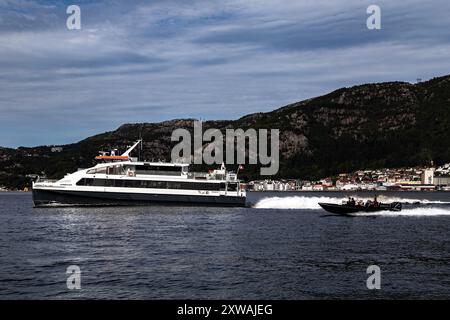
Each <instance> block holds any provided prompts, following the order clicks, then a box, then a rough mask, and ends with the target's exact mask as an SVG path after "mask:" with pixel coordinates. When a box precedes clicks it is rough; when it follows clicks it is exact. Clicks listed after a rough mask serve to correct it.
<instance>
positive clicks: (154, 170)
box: [136, 164, 182, 175]
mask: <svg viewBox="0 0 450 320" xmlns="http://www.w3.org/2000/svg"><path fill="white" fill-rule="evenodd" d="M181 169H182V168H181V167H173V166H151V165H149V164H144V165H137V166H136V174H167V175H170V174H177V175H179V174H180V173H181Z"/></svg>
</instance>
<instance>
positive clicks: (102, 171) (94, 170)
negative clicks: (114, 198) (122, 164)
mask: <svg viewBox="0 0 450 320" xmlns="http://www.w3.org/2000/svg"><path fill="white" fill-rule="evenodd" d="M106 169H107V168H106V167H103V168H94V169H91V170H88V171H87V172H86V173H87V174H96V173H106Z"/></svg>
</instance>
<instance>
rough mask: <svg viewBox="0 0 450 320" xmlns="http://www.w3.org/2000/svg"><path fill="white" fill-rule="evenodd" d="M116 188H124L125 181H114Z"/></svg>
mask: <svg viewBox="0 0 450 320" xmlns="http://www.w3.org/2000/svg"><path fill="white" fill-rule="evenodd" d="M114 186H115V187H123V186H124V185H123V180H119V179H117V180H114Z"/></svg>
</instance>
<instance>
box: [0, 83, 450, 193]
mask: <svg viewBox="0 0 450 320" xmlns="http://www.w3.org/2000/svg"><path fill="white" fill-rule="evenodd" d="M193 121H194V120H193V119H178V120H171V121H165V122H161V123H142V124H124V125H122V126H121V127H119V128H118V129H117V130H115V131H111V132H106V133H102V134H99V135H96V136H93V137H90V138H87V139H85V140H83V141H80V142H78V143H75V144H70V145H65V146H62V147H63V151H62V152H60V153H59V152H57V153H55V152H51V150H50V148H49V147H36V148H20V149H17V150H12V149H0V185H2V184H3V185H6V186H8V187H14V186H16V185H17V186H21V185H23V184H24V183H25V181H28V179H26V178H25V177H24V176H25V175H26V174H29V173H37V174H41V173H42V172H45V173H46V174H47V175H48V176H52V177H58V176H62V175H63V174H64V173H66V172H71V171H73V170H75V169H76V168H78V167H87V166H90V165H92V159H93V157H94V156H95V155H96V154H97V152H98V150H101V149H109V148H119V149H124V148H125V147H126V146H127V145H130V144H131V143H132V142H133V141H135V140H136V139H137V138H138V137H139V134H142V136H143V138H144V141H145V147H144V149H145V153H144V157H145V159H147V160H155V161H157V160H165V161H169V160H170V152H171V149H172V146H173V145H174V143H172V142H171V141H170V137H171V134H172V131H173V130H175V129H177V128H185V129H188V130H189V131H191V132H192V128H193ZM209 128H217V129H219V130H221V131H222V132H223V133H225V129H227V128H234V129H237V128H242V129H244V130H246V129H248V128H254V129H261V128H266V129H280V159H281V166H280V171H279V176H280V177H299V178H309V179H311V178H319V177H324V176H328V175H333V174H337V173H340V172H348V171H352V170H355V169H362V168H377V167H386V166H389V167H396V166H409V165H422V164H426V163H429V161H431V160H434V162H435V163H437V164H439V163H443V162H445V161H450V143H449V141H450V76H445V77H440V78H435V79H432V80H430V81H427V82H423V83H419V84H415V85H413V84H409V83H402V82H389V83H379V84H367V85H361V86H355V87H351V88H342V89H339V90H336V91H334V92H331V93H330V94H327V95H325V96H321V97H317V98H314V99H309V100H306V101H302V102H298V103H294V104H290V105H288V106H285V107H282V108H280V109H277V110H274V111H272V112H267V113H256V114H250V115H247V116H245V117H242V118H240V119H238V120H235V121H206V122H204V123H203V130H207V129H209ZM43 160H45V161H43ZM257 169H258V168H257V166H247V167H246V170H245V175H246V178H255V177H256V175H257V172H259V171H258V170H257ZM12 181H15V182H14V183H12Z"/></svg>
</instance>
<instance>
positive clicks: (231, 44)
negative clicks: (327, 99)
mask: <svg viewBox="0 0 450 320" xmlns="http://www.w3.org/2000/svg"><path fill="white" fill-rule="evenodd" d="M72 4H75V5H78V6H79V7H80V9H81V29H80V30H69V29H68V28H67V26H66V20H67V18H68V17H69V14H67V13H66V9H67V7H68V6H69V5H72ZM372 4H376V5H378V6H379V7H380V8H381V29H380V30H369V29H368V28H367V26H366V20H367V18H368V17H369V14H367V12H366V10H367V8H368V6H370V5H372ZM446 74H450V1H448V0H432V1H423V0H420V1H419V0H405V1H392V0H389V1H375V0H371V1H366V0H346V1H344V0H342V1H337V0H283V1H282V0H230V1H226V0H221V1H219V0H217V1H216V0H192V1H189V0H173V1H170V0H155V1H139V0H135V1H117V0H116V1H115V0H111V1H81V0H73V1H32V0H0V146H4V147H18V146H35V145H54V144H55V145H57V144H65V143H72V142H77V141H79V140H82V139H84V138H86V137H88V136H91V135H94V134H98V133H101V132H105V131H111V130H114V129H116V128H117V127H119V126H120V125H121V124H124V123H138V122H160V121H164V120H170V119H178V118H197V119H203V120H210V119H237V118H239V117H241V116H244V115H246V114H249V113H254V112H265V111H271V110H273V109H276V108H279V107H282V106H284V105H287V104H289V103H293V102H297V101H300V100H304V99H308V98H312V97H315V96H319V95H322V94H326V93H328V92H330V91H332V90H335V89H338V88H341V87H348V86H353V85H358V84H363V83H372V82H382V81H407V82H415V81H416V79H418V78H421V79H423V80H426V79H430V78H433V77H436V76H442V75H446Z"/></svg>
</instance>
